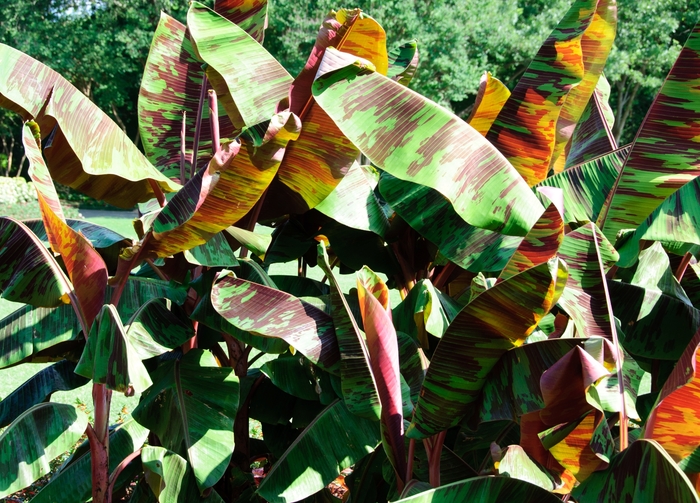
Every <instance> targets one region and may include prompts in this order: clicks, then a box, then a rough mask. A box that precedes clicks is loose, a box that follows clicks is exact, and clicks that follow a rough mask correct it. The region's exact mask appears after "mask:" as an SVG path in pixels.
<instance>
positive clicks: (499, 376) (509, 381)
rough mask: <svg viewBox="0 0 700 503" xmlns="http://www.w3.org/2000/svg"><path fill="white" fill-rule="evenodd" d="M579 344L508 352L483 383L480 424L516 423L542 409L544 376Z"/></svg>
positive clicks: (544, 345)
mask: <svg viewBox="0 0 700 503" xmlns="http://www.w3.org/2000/svg"><path fill="white" fill-rule="evenodd" d="M579 344H581V341H580V340H577V339H553V340H548V341H539V342H535V343H533V344H525V345H524V346H521V347H519V348H515V349H512V350H510V351H508V352H507V353H506V354H505V355H503V357H502V358H501V359H500V360H499V361H498V363H497V364H496V365H495V366H494V368H493V370H492V371H491V373H490V374H489V376H488V377H487V379H486V382H485V383H484V387H483V393H482V399H481V407H480V408H481V410H480V412H479V419H480V421H483V422H486V421H496V420H505V419H510V420H517V418H519V417H520V416H522V415H523V414H527V413H529V412H535V411H538V410H540V409H543V408H544V406H545V403H544V398H542V391H541V389H540V379H541V377H542V374H543V373H544V372H545V371H546V370H547V369H549V368H550V367H551V366H552V365H554V364H555V363H556V362H557V361H558V360H559V359H560V358H561V357H562V356H564V355H565V354H566V353H568V352H569V351H570V350H571V348H572V347H574V346H578V345H579Z"/></svg>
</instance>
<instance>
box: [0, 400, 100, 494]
mask: <svg viewBox="0 0 700 503" xmlns="http://www.w3.org/2000/svg"><path fill="white" fill-rule="evenodd" d="M87 425H88V417H87V415H86V414H85V413H84V412H83V411H81V410H80V409H78V408H77V407H76V406H74V405H68V404H64V403H41V404H39V405H35V406H34V407H32V408H31V409H29V410H28V411H26V412H25V413H24V414H22V415H21V416H20V417H18V418H17V419H16V420H15V422H14V423H12V424H11V425H10V426H9V427H7V429H5V431H4V432H3V434H2V435H0V462H2V466H3V469H2V471H0V498H1V497H4V496H7V495H8V494H12V493H14V492H16V491H19V490H20V489H24V488H25V487H27V486H29V485H30V484H31V483H33V482H34V481H35V480H37V479H39V478H41V477H43V476H44V475H46V474H48V473H50V472H51V467H50V466H49V462H50V461H52V460H53V459H54V458H56V457H58V456H60V455H61V454H63V453H64V452H66V451H67V450H70V449H71V448H72V447H73V446H74V445H75V443H76V442H77V441H78V440H80V437H82V435H83V433H84V432H85V428H86V427H87Z"/></svg>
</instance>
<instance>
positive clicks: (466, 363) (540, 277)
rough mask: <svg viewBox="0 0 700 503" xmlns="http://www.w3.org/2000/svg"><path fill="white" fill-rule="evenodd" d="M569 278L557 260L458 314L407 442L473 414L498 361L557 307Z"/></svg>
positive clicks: (504, 284) (499, 286) (440, 346)
mask: <svg viewBox="0 0 700 503" xmlns="http://www.w3.org/2000/svg"><path fill="white" fill-rule="evenodd" d="M566 276H567V272H566V266H565V264H564V263H563V262H561V261H559V260H558V259H553V260H551V261H550V262H548V263H545V264H542V265H540V266H537V267H534V268H532V269H529V270H527V271H525V272H523V273H520V274H518V275H516V276H513V277H511V278H510V279H508V280H506V281H503V282H501V283H498V284H496V285H495V286H494V287H493V288H490V289H488V290H486V291H485V292H484V293H482V294H481V295H479V296H478V297H476V299H474V300H472V301H471V302H470V303H469V304H468V305H467V306H466V307H465V308H464V309H462V311H460V313H459V314H458V315H457V317H456V318H455V319H454V321H453V322H452V324H451V325H450V327H449V328H448V330H447V332H446V333H445V335H443V337H442V339H440V343H439V344H438V346H437V348H436V349H435V352H434V353H433V357H432V359H431V362H430V367H429V368H428V373H427V375H426V376H425V381H424V382H423V389H422V390H421V396H420V398H419V399H418V403H417V405H416V411H415V416H414V419H413V421H412V422H411V426H410V427H409V429H408V431H407V432H406V435H407V436H408V437H409V438H425V437H427V436H429V435H432V434H434V433H436V432H439V431H442V430H445V429H447V428H450V427H452V426H455V425H456V424H457V423H458V422H459V421H460V420H461V419H462V417H464V416H465V415H466V414H467V413H468V412H469V410H470V407H471V404H472V403H474V402H475V401H476V400H477V398H478V397H479V395H480V392H481V389H482V387H483V385H484V382H485V380H486V377H487V376H488V374H489V372H491V370H492V369H493V367H494V365H496V363H497V362H498V360H499V359H500V358H501V357H502V356H503V355H504V354H505V353H506V351H508V350H509V349H512V348H514V347H517V346H519V345H521V344H522V343H523V341H524V340H525V338H526V337H527V336H528V335H530V333H531V332H532V331H533V330H535V328H536V327H537V323H538V322H539V320H540V319H541V318H542V317H543V316H544V315H546V314H547V313H548V312H549V310H550V309H551V308H552V307H554V304H555V303H556V302H557V300H558V298H559V296H560V295H561V291H562V289H563V287H564V283H565V282H566Z"/></svg>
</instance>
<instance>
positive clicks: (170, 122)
mask: <svg viewBox="0 0 700 503" xmlns="http://www.w3.org/2000/svg"><path fill="white" fill-rule="evenodd" d="M221 3H222V2H217V4H221ZM202 63H203V62H202V60H200V59H199V58H198V57H197V55H196V53H195V51H194V47H193V46H192V40H191V39H190V36H189V33H188V32H187V31H186V27H185V25H183V24H182V23H180V22H179V21H177V20H176V19H174V18H172V17H170V16H168V15H167V14H165V13H161V15H160V21H159V23H158V27H157V28H156V31H155V33H154V34H153V41H152V42H151V49H150V51H149V53H148V59H147V60H146V66H145V68H144V73H143V78H142V79H141V89H140V90H139V100H138V116H139V134H140V135H141V141H142V142H143V148H144V152H145V153H146V157H147V158H148V160H149V161H150V162H151V163H153V165H155V166H156V167H157V168H158V169H159V170H160V171H161V172H162V173H163V174H165V175H166V176H168V177H175V178H180V149H181V147H182V146H181V144H180V143H181V142H180V134H178V133H180V131H181V130H182V120H183V115H182V114H183V112H184V113H185V114H186V115H185V117H184V119H185V156H186V158H187V161H188V163H187V165H186V170H187V173H188V174H189V172H190V166H191V164H192V148H193V143H194V136H195V124H196V122H197V112H198V109H199V99H200V94H201V86H202V82H203V80H202V79H203V77H204V70H203V69H202ZM219 128H220V136H221V138H232V137H233V136H235V133H236V131H235V129H234V127H233V124H231V120H230V119H229V118H228V116H227V115H226V111H225V109H224V108H223V107H219ZM211 152H212V145H211V121H210V120H209V107H208V106H207V103H206V101H205V102H204V105H203V106H202V119H201V124H200V131H199V149H198V156H197V165H198V166H197V168H199V167H200V166H202V165H203V164H204V165H206V164H207V163H208V162H209V160H210V159H211ZM180 183H184V180H180Z"/></svg>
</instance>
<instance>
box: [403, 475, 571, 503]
mask: <svg viewBox="0 0 700 503" xmlns="http://www.w3.org/2000/svg"><path fill="white" fill-rule="evenodd" d="M462 501H479V502H481V503H495V502H500V501H518V502H521V503H555V502H557V501H561V500H560V499H559V498H557V497H556V496H555V495H553V494H551V493H549V492H547V491H545V490H544V489H542V488H541V487H537V486H536V485H534V484H530V483H529V482H525V481H522V480H518V479H514V478H510V477H488V476H482V477H475V478H471V479H467V480H463V481H460V482H453V483H452V484H448V485H445V486H442V487H438V488H437V489H431V490H430V491H425V492H422V493H420V494H417V495H415V496H410V497H408V498H403V499H400V500H397V501H396V503H459V502H462Z"/></svg>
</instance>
